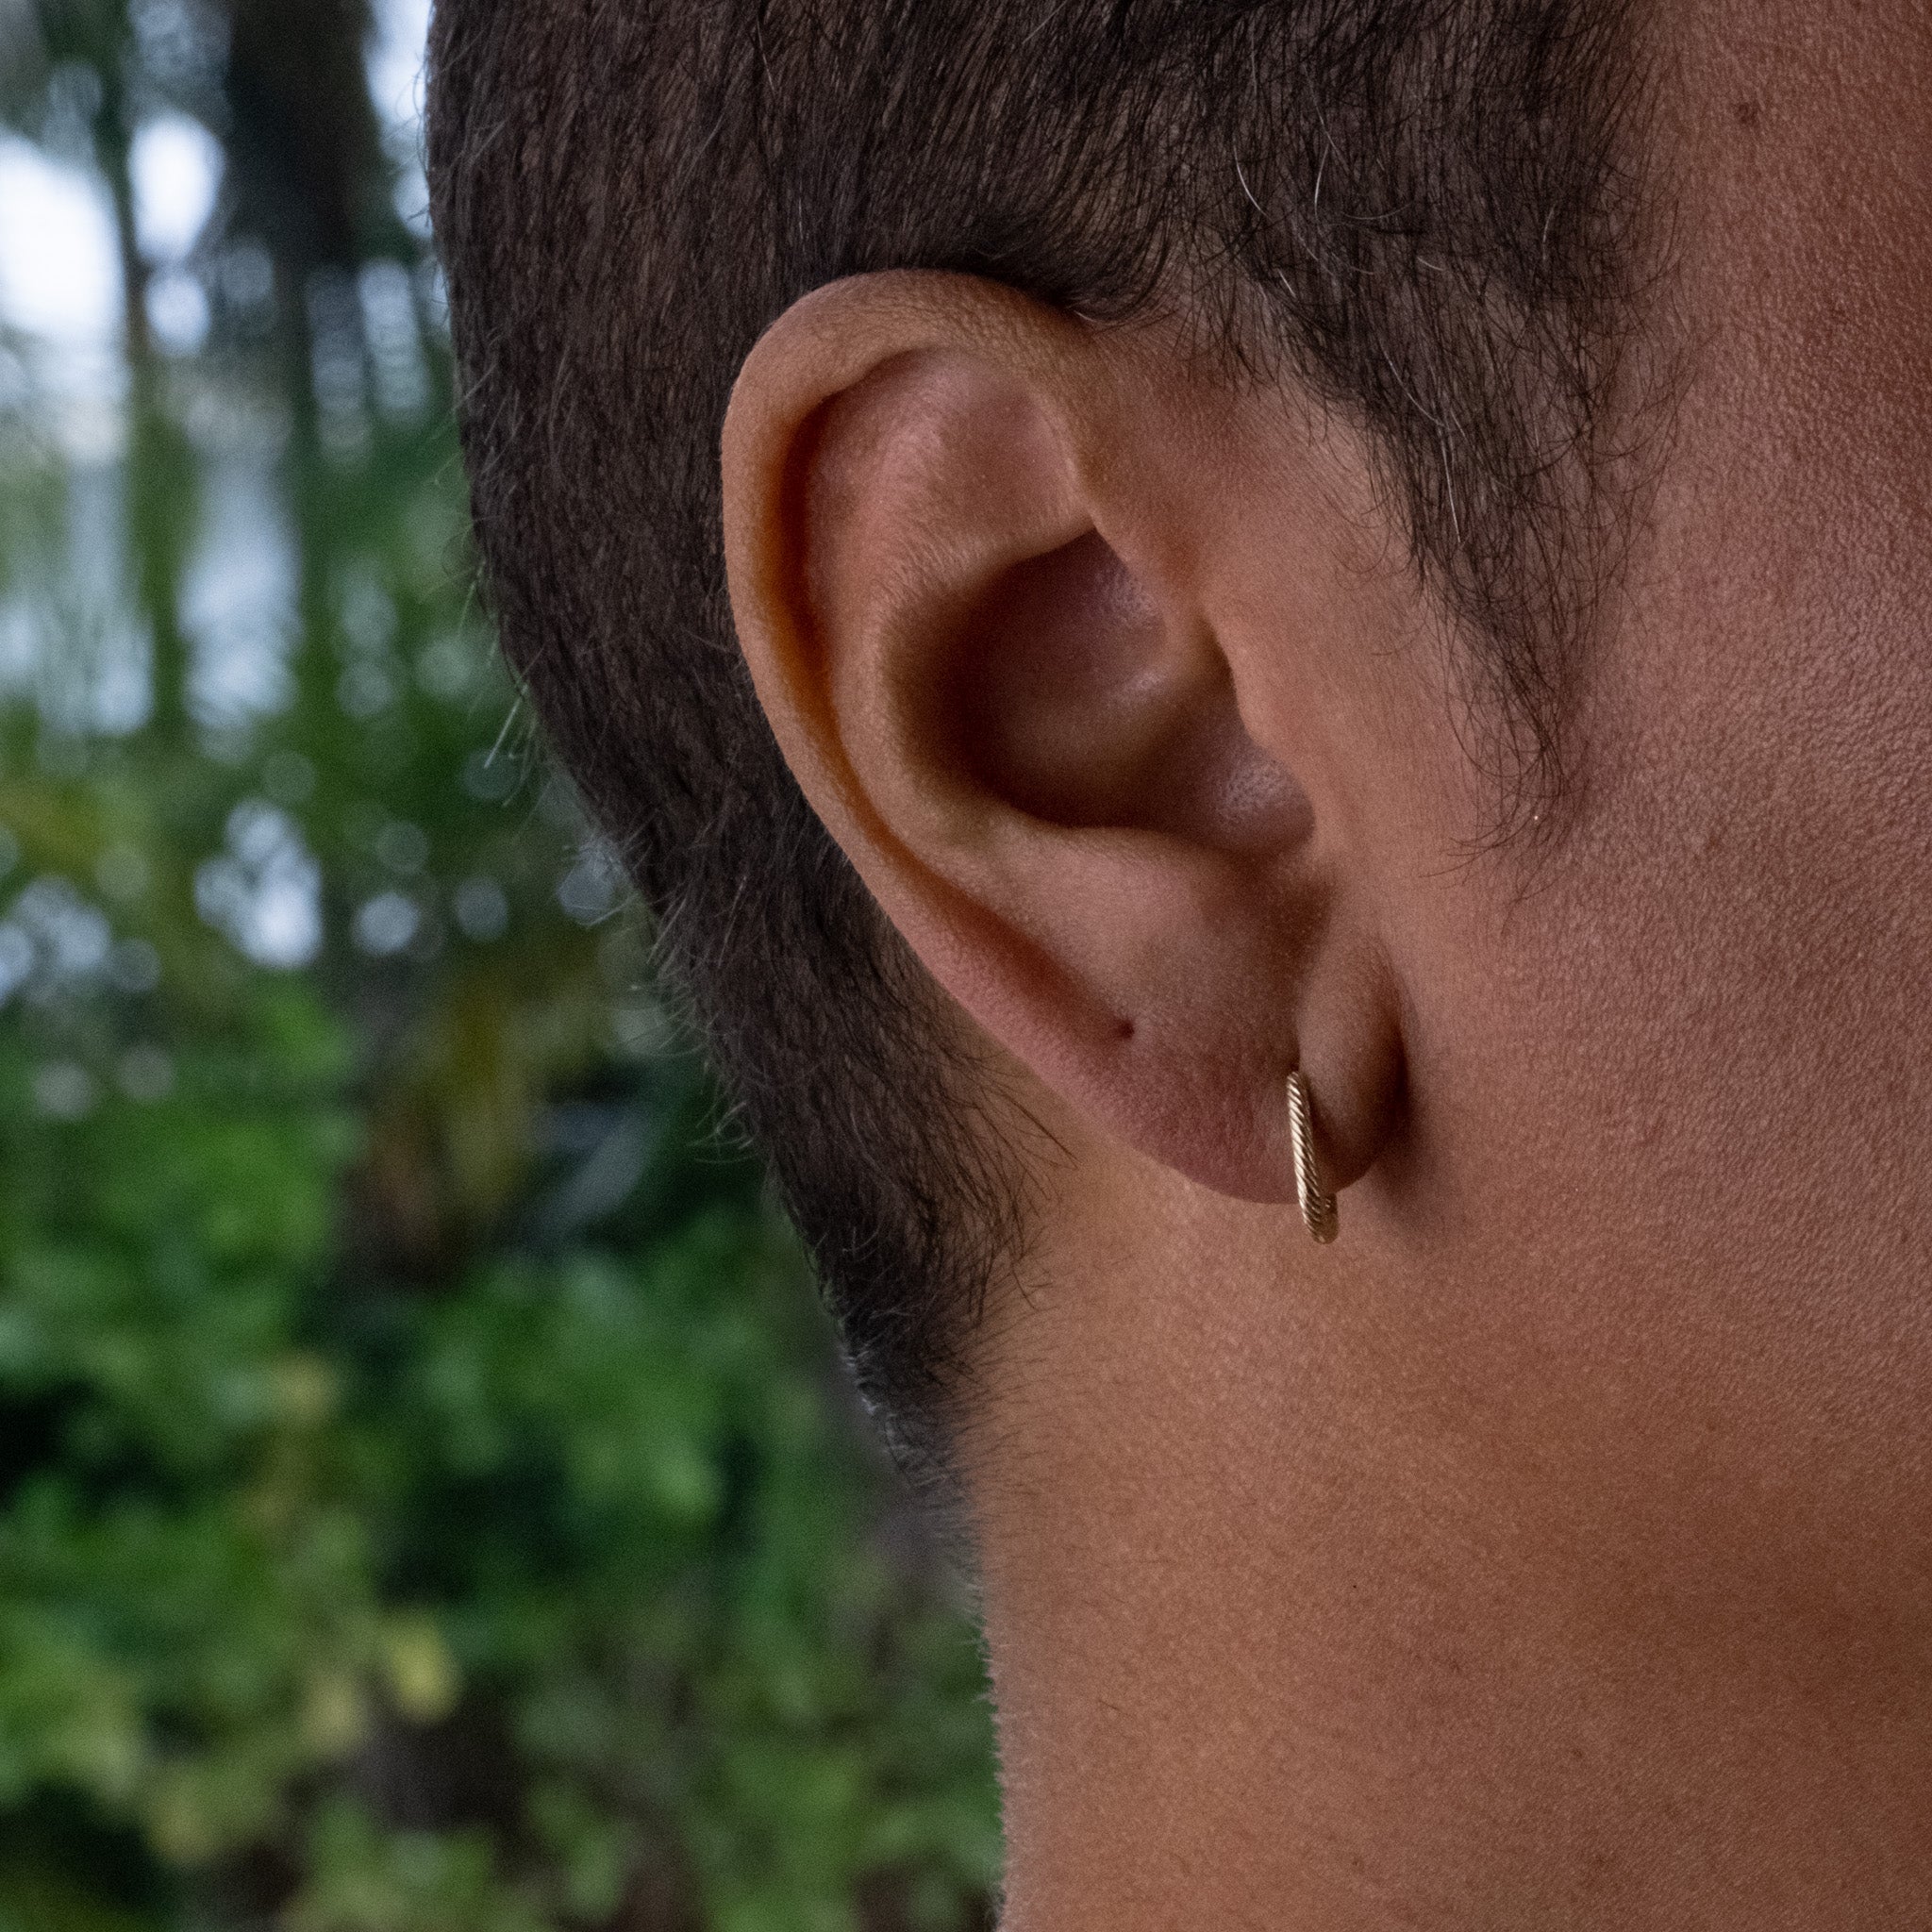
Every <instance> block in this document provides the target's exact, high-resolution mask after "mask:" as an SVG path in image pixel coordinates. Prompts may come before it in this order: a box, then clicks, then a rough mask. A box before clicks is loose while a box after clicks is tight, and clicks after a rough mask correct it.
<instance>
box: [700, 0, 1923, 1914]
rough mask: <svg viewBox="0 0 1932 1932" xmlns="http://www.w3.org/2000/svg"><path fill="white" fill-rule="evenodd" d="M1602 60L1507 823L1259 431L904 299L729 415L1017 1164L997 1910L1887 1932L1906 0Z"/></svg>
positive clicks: (796, 707)
mask: <svg viewBox="0 0 1932 1932" xmlns="http://www.w3.org/2000/svg"><path fill="white" fill-rule="evenodd" d="M1658 31H1659V33H1660V34H1662V35H1664V36H1665V38H1664V39H1663V40H1662V42H1660V49H1659V51H1660V58H1661V73H1662V76H1663V82H1662V92H1663V105H1662V115H1661V125H1660V128H1659V132H1658V142H1659V153H1660V155H1661V156H1662V157H1663V158H1665V159H1666V161H1667V162H1668V169H1667V172H1668V173H1669V175H1671V177H1672V178H1673V179H1674V181H1676V182H1677V183H1678V184H1680V185H1679V187H1678V189H1677V191H1676V208H1675V223H1674V271H1673V275H1672V277H1671V280H1670V286H1669V292H1668V297H1667V298H1660V302H1659V311H1660V314H1661V315H1662V316H1663V317H1664V320H1663V321H1662V322H1660V324H1659V326H1660V327H1668V328H1669V329H1671V330H1673V331H1674V332H1676V334H1677V335H1678V336H1680V338H1681V355H1682V360H1681V368H1682V377H1681V380H1680V381H1679V383H1678V385H1677V401H1676V403H1675V406H1674V415H1673V419H1672V422H1671V425H1670V427H1669V434H1668V436H1667V437H1665V436H1663V435H1662V434H1661V433H1659V434H1658V436H1657V440H1656V441H1655V443H1654V445H1653V446H1652V447H1651V449H1650V451H1649V459H1650V463H1651V474H1652V476H1653V485H1654V487H1653V489H1652V491H1651V493H1650V495H1649V497H1648V498H1647V500H1646V501H1647V508H1646V511H1645V514H1644V516H1643V518H1642V522H1641V527H1640V528H1639V530H1638V531H1637V533H1636V540H1635V542H1634V545H1633V550H1632V555H1631V557H1630V559H1629V563H1628V566H1627V568H1626V571H1625V573H1624V579H1623V581H1622V584H1621V587H1620V589H1619V591H1618V593H1617V594H1616V596H1615V597H1614V598H1613V599H1612V600H1611V602H1610V603H1609V605H1608V606H1607V608H1606V610H1605V612H1604V616H1603V620H1602V623H1601V624H1600V625H1599V628H1598V634H1597V636H1596V637H1595V638H1594V639H1593V640H1592V641H1591V651H1590V655H1589V658H1588V662H1587V666H1586V668H1585V672H1584V675H1583V677H1582V679H1581V683H1580V688H1579V689H1578V691H1576V692H1575V694H1574V701H1573V717H1574V723H1575V726H1576V729H1575V733H1574V739H1573V743H1574V745H1575V746H1576V747H1577V754H1578V755H1577V758H1576V760H1575V764H1574V768H1573V776H1572V783H1573V786H1574V791H1573V793H1572V799H1571V804H1570V808H1569V812H1568V815H1567V817H1566V819H1565V821H1564V823H1563V826H1562V830H1561V835H1560V837H1559V838H1558V839H1557V840H1556V841H1538V840H1533V839H1532V840H1527V841H1517V842H1515V843H1513V844H1505V845H1503V846H1501V847H1500V848H1499V847H1497V846H1496V845H1495V844H1494V843H1493V841H1487V838H1486V835H1487V834H1488V833H1490V832H1491V830H1492V829H1493V826H1494V822H1495V808H1496V800H1495V792H1494V789H1493V786H1492V784H1491V782H1490V781H1489V780H1488V779H1487V778H1486V777H1485V775H1484V770H1483V765H1482V761H1481V759H1480V758H1472V757H1471V743H1472V731H1471V728H1470V721H1469V719H1468V718H1467V716H1466V715H1465V714H1464V712H1463V711H1462V710H1461V708H1459V706H1458V703H1457V698H1456V689H1457V686H1456V674H1455V666H1456V664H1457V661H1458V658H1457V642H1456V641H1455V640H1454V639H1453V637H1451V636H1450V635H1449V633H1448V629H1447V626H1446V625H1445V624H1444V623H1443V622H1442V620H1441V617H1440V615H1439V614H1438V613H1437V612H1436V611H1435V610H1434V609H1433V608H1432V607H1431V605H1430V602H1429V599H1428V596H1427V594H1426V592H1425V591H1424V589H1423V588H1422V587H1421V586H1419V585H1418V584H1417V583H1416V582H1415V581H1414V580H1413V578H1412V577H1411V575H1409V573H1408V572H1407V568H1406V563H1405V558H1406V552H1405V549H1404V546H1403V543H1402V541H1401V536H1400V533H1399V532H1398V531H1396V530H1394V529H1393V528H1392V527H1391V525H1390V524H1389V521H1388V512H1387V508H1386V505H1385V504H1383V502H1382V501H1381V499H1380V498H1379V497H1378V496H1377V494H1376V492H1375V491H1374V490H1373V489H1372V488H1371V487H1370V485H1369V483H1368V480H1367V476H1368V472H1367V465H1366V458H1365V453H1364V451H1363V449H1362V448H1361V446H1360V445H1359V443H1358V441H1357V440H1356V438H1355V436H1354V434H1353V432H1351V431H1350V430H1349V429H1348V428H1347V427H1346V425H1341V424H1339V423H1336V422H1333V421H1328V420H1324V419H1323V418H1322V417H1321V415H1320V414H1319V413H1318V412H1317V411H1315V410H1314V409H1313V408H1311V407H1310V406H1309V405H1307V402H1306V401H1305V399H1303V398H1300V397H1298V396H1296V395H1295V394H1293V393H1291V392H1289V391H1277V390H1269V391H1259V392H1257V391H1252V390H1250V391H1245V392H1239V391H1234V390H1232V389H1229V388H1228V387H1226V386H1224V385H1222V384H1220V383H1218V382H1217V381H1215V380H1213V379H1211V378H1210V377H1208V375H1204V374H1203V373H1201V372H1200V371H1198V370H1194V369H1191V368H1190V366H1189V365H1188V364H1187V362H1186V360H1185V358H1183V357H1182V356H1181V355H1180V353H1179V349H1178V346H1177V340H1176V339H1175V338H1174V337H1173V336H1171V335H1168V334H1166V333H1164V332H1163V331H1161V330H1160V329H1158V328H1147V329H1142V330H1137V331H1131V332H1113V333H1105V334H1103V333H1099V332H1096V331H1092V330H1090V329H1088V328H1087V327H1085V326H1084V325H1079V324H1077V323H1074V322H1073V321H1070V320H1068V319H1066V318H1064V317H1060V316H1057V315H1054V314H1052V313H1050V312H1048V311H1046V310H1043V309H1041V308H1035V307H1033V306H1031V305H1029V304H1026V303H1024V302H1023V301H1021V300H1019V299H1018V298H1016V297H1014V296H1012V295H1010V294H1008V293H1006V292H1005V291H1000V290H998V289H995V288H993V287H991V286H990V285H987V284H984V283H979V282H974V281H969V280H965V279H961V278H953V277H937V276H914V275H885V276H874V277H867V278H865V279H863V280H860V281H855V282H847V283H841V284H839V285H837V286H835V287H833V288H831V289H828V290H824V291H819V292H818V293H817V294H816V295H814V296H812V297H811V298H809V299H808V300H807V301H806V302H804V303H802V304H800V305H799V307H798V308H795V309H794V310H792V311H791V313H790V314H789V315H787V316H786V317H785V318H784V319H783V320H782V321H781V322H780V323H779V324H778V325H776V327H774V330H773V331H772V333H771V334H770V335H769V336H768V337H767V338H766V339H765V341H763V342H762V343H761V344H760V345H759V347H758V350H757V351H756V352H755V354H754V355H753V357H752V358H751V359H750V361H749V362H748V363H747V365H746V368H745V370H744V372H743V375H742V377H741V382H740V385H739V388H738V391H737V395H736V398H735V400H734V403H733V408H732V412H731V417H730V421H729V424H728V426H727V431H726V437H725V448H724V473H725V488H726V538H727V549H728V557H729V562H730V570H731V582H732V591H733V600H734V609H735V613H736V617H737V622H738V626H739V630H740V635H741V640H742V642H743V647H744V650H745V652H746V656H747V658H748V661H749V663H750V665H751V668H752V671H753V675H754V676H755V678H756V680H757V683H758V691H759V693H760V695H761V697H762V699H763V701H764V703H765V706H766V708H767V710H768V713H769V715H770V717H771V720H772V723H773V725H774V729H775V730H776V732H777V735H778V737H779V740H780V741H781V743H782V744H783V746H784V748H785V750H786V753H787V756H788V757H789V758H790V759H791V763H792V766H793V768H794V770H795V771H796V772H797V774H798V775H799V777H800V779H801V781H802V783H803V784H804V786H805V788H806V790H807V792H808V796H809V797H810V798H811V799H812V801H813V803H814V805H815V806H816V807H817V808H818V809H819V810H820V812H821V813H822V814H823V816H824V819H825V821H826V823H827V824H829V825H830V826H831V828H832V830H833V831H834V833H835V834H836V836H837V837H838V838H839V840H840V841H841V844H842V845H843V847H844V849H845V850H846V851H847V852H848V853H849V854H850V856H851V857H852V858H853V860H854V862H855V863H856V864H857V866H858V869H859V871H860V873H861V874H862V875H863V876H864V878H865V879H866V881H867V883H868V885H869V886H870V887H871V889H872V890H873V891H874V893H875V894H876V896H877V898H878V900H879V902H880V904H881V905H882V906H883V907H884V908H885V910H886V911H887V913H888V914H889V915H890V916H891V918H892V920H893V921H894V922H895V923H896V924H897V925H898V926H899V928H900V930H901V931H902V932H903V933H904V934H905V935H906V937H907V938H908V941H910V943H911V944H912V946H913V947H914V949H915V950H916V951H917V953H918V955H919V957H920V958H922V959H923V960H924V963H925V965H926V966H927V968H928V969H929V970H930V972H931V973H932V974H933V975H934V977H935V978H936V979H937V981H938V982H939V984H940V985H941V987H943V988H944V990H945V991H946V992H947V993H948V994H949V995H950V996H951V1000H952V1002H953V1010H954V1013H955V1018H956V1024H958V1025H959V1026H961V1027H962V1028H965V1029H968V1030H969V1031H970V1032H971V1033H972V1034H973V1035H974V1038H975V1039H976V1040H978V1041H981V1042H982V1043H983V1044H985V1046H986V1050H987V1051H988V1052H989V1053H990V1054H991V1055H992V1056H993V1057H994V1058H995V1060H996V1061H997V1063H998V1065H999V1068H1000V1070H1001V1086H1002V1089H1003V1091H1005V1092H1007V1093H1008V1095H1009V1096H1010V1097H1011V1098H1013V1099H1014V1100H1016V1101H1017V1102H1018V1103H1019V1104H1020V1105H1021V1106H1023V1107H1024V1108H1025V1109H1026V1110H1027V1111H1029V1112H1030V1113H1031V1114H1032V1115H1033V1116H1034V1117H1035V1118H1036V1119H1037V1120H1038V1121H1039V1122H1041V1124H1043V1125H1044V1126H1045V1127H1046V1128H1047V1129H1048V1130H1049V1133H1050V1135H1051V1138H1052V1141H1055V1142H1057V1143H1058V1149H1057V1151H1055V1152H1054V1153H1053V1154H1052V1156H1051V1158H1048V1159H1045V1160H1044V1161H1043V1163H1042V1166H1041V1181H1042V1187H1041V1205H1040V1208H1039V1211H1038V1215H1037V1228H1036V1241H1035V1246H1034V1248H1033V1250H1032V1252H1031V1254H1030V1255H1029V1257H1028V1258H1027V1261H1026V1265H1025V1269H1024V1294H1020V1293H1015V1294H1013V1295H1011V1296H1009V1297H1008V1298H1007V1300H1006V1301H1005V1302H1004V1303H1003V1304H1002V1306H1001V1307H998V1308H997V1309H995V1311H994V1313H993V1316H992V1318H991V1321H990V1323H989V1325H988V1328H987V1331H986V1334H985V1336H984V1339H983V1346H982V1357H983V1358H982V1360H981V1362H980V1364H979V1373H978V1376H977V1380H976V1383H975V1389H974V1400H973V1406H972V1411H971V1413H970V1414H969V1415H968V1416H967V1417H966V1418H965V1426H964V1455H965V1465H966V1477H967V1487H968V1491H969V1499H970V1508H971V1514H972V1523H973V1533H974V1541H975V1545H976V1554H977V1557H978V1559H979V1562H980V1566H981V1570H982V1573H983V1578H984V1589H985V1604H986V1618H987V1631H988V1641H989V1645H990V1652H991V1662H992V1670H993V1677H994V1683H995V1691H996V1696H997V1702H998V1708H999V1716H1000V1729H1001V1740H1002V1755H1003V1761H1004V1773H1005V1781H1006V1791H1007V1801H1008V1844H1009V1874H1008V1912H1007V1920H1006V1923H1007V1925H1008V1928H1009V1932H1047V1928H1052V1932H1073V1928H1084V1927H1089V1926H1091V1927H1095V1928H1099V1927H1108V1928H1114V1932H1120V1928H1130V1932H1153V1928H1157V1927H1160V1928H1164V1927H1169V1926H1175V1927H1178V1926H1183V1925H1197V1924H1198V1925H1210V1924H1211V1925H1216V1926H1227V1927H1245V1926H1256V1927H1262V1926H1266V1927H1296V1928H1300V1927H1308V1928H1324V1932H1325V1928H1355V1927H1363V1928H1367V1927H1394V1926H1454V1927H1464V1926H1467V1927H1484V1928H1493V1927H1507V1926H1519V1925H1520V1926H1538V1927H1545V1926H1549V1925H1552V1924H1560V1925H1564V1926H1567V1927H1589V1926H1598V1925H1602V1926H1617V1927H1621V1928H1625V1932H1630V1928H1642V1927H1647V1926H1657V1927H1664V1926H1669V1927H1673V1928H1681V1927H1685V1926H1707V1927H1729V1926H1738V1927H1744V1926H1750V1927H1754V1928H1762V1927H1767V1926H1787V1925H1789V1926H1805V1927H1820V1926H1826V1925H1829V1926H1832V1927H1838V1928H1842V1927H1866V1926H1872V1927H1879V1926H1886V1927H1889V1926H1907V1925H1917V1924H1923V1923H1924V1910H1925V1907H1924V1901H1925V1900H1926V1899H1927V1898H1928V1897H1932V1831H1928V1830H1927V1829H1926V1821H1927V1819H1928V1818H1932V1512H1928V1510H1927V1507H1926V1503H1925V1498H1926V1496H1927V1493H1928V1485H1927V1479H1928V1474H1932V1469H1928V1464H1932V1298H1928V1293H1927V1287H1928V1268H1927V1261H1928V1253H1932V1188H1928V1186H1927V1184H1926V1178H1925V1177H1926V1175H1927V1174H1932V1106H1928V1104H1927V1101H1926V1097H1925V1091H1924V1081H1925V1075H1926V1069H1927V1068H1928V1066H1932V964H1928V962H1932V802H1928V791H1927V782H1928V778H1932V648H1928V643H1927V636H1926V629H1925V617H1924V613H1925V612H1926V611H1927V610H1928V609H1932V501H1928V480H1932V411H1928V396H1932V389H1928V378H1932V367H1928V363H1932V280H1928V274H1932V271H1928V268H1927V263H1928V262H1932V247H1928V243H1932V110H1928V109H1927V108H1926V105H1925V104H1926V102H1927V101H1932V14H1928V13H1927V11H1926V9H1925V8H1924V6H1923V4H1921V0H1870V4H1866V5H1863V6H1859V7H1857V8H1850V7H1848V8H1830V9H1825V8H1817V7H1814V6H1811V5H1808V4H1805V0H1763V4H1751V5H1745V4H1742V0H1709V4H1696V5H1688V6H1685V7H1682V8H1675V9H1673V18H1672V20H1671V21H1670V23H1668V24H1667V25H1660V26H1659V28H1658ZM1297 1063H1299V1064H1300V1065H1302V1066H1303V1067H1304V1068H1305V1069H1306V1070H1307V1074H1308V1077H1309V1079H1310V1081H1311V1084H1312V1086H1313V1090H1314V1093H1315V1100H1316V1108H1317V1114H1318V1124H1319V1130H1320V1146H1321V1153H1322V1158H1323V1161H1324V1167H1325V1168H1326V1169H1327V1171H1328V1173H1329V1174H1330V1177H1331V1179H1332V1180H1333V1182H1334V1183H1335V1184H1336V1185H1337V1186H1338V1187H1340V1188H1341V1224H1342V1225H1341V1241H1340V1242H1339V1243H1338V1244H1337V1245H1336V1246H1335V1247H1333V1248H1328V1249H1323V1248H1317V1247H1316V1246H1315V1245H1313V1244H1312V1243H1311V1242H1310V1241H1308V1239H1307V1235H1306V1233H1305V1231H1304V1230H1303V1227H1302V1224H1301V1221H1300V1218H1299V1215H1298V1213H1297V1211H1296V1209H1295V1207H1294V1204H1293V1193H1292V1183H1291V1164H1290V1147H1289V1139H1288V1127H1287V1109H1286V1106H1285V1101H1284V1097H1283V1082H1284V1080H1285V1077H1286V1075H1287V1073H1288V1072H1289V1070H1290V1069H1291V1067H1293V1066H1294V1065H1296V1064H1297ZM1032 1144H1034V1145H1035V1146H1036V1147H1037V1146H1038V1145H1039V1144H1040V1143H1039V1141H1038V1140H1037V1137H1036V1138H1035V1140H1034V1141H1033V1142H1032Z"/></svg>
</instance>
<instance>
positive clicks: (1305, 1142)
mask: <svg viewBox="0 0 1932 1932" xmlns="http://www.w3.org/2000/svg"><path fill="white" fill-rule="evenodd" d="M1288 1130H1289V1135H1290V1138H1291V1140H1292V1141H1293V1142H1294V1191H1295V1198H1296V1200H1298V1201H1299V1202H1300V1203H1301V1210H1302V1222H1303V1224H1304V1225H1305V1226H1306V1227H1307V1230H1308V1233H1309V1235H1310V1236H1311V1237H1312V1238H1313V1239H1314V1240H1315V1241H1319V1242H1320V1243H1321V1244H1322V1245H1323V1246H1324V1247H1326V1246H1327V1245H1328V1243H1329V1242H1330V1241H1333V1240H1334V1239H1335V1237H1336V1236H1337V1235H1338V1234H1340V1233H1341V1217H1340V1214H1339V1213H1338V1211H1337V1209H1336V1206H1335V1196H1334V1195H1333V1194H1331V1193H1330V1192H1329V1191H1328V1190H1327V1189H1326V1188H1324V1186H1323V1185H1322V1167H1321V1162H1320V1160H1319V1159H1318V1158H1317V1157H1316V1154H1315V1104H1314V1097H1313V1096H1312V1095H1311V1094H1310V1093H1309V1091H1308V1083H1307V1077H1306V1076H1305V1075H1304V1074H1303V1073H1302V1070H1301V1069H1300V1068H1299V1067H1297V1068H1296V1069H1295V1070H1294V1072H1293V1073H1291V1074H1290V1075H1289V1076H1288Z"/></svg>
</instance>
